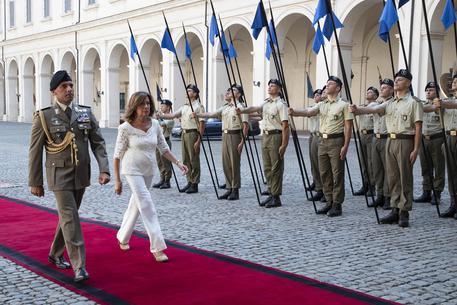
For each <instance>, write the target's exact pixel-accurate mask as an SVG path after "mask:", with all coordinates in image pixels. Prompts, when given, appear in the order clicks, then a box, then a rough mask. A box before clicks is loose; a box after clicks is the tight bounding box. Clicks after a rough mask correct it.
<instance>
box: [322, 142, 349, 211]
mask: <svg viewBox="0 0 457 305" xmlns="http://www.w3.org/2000/svg"><path fill="white" fill-rule="evenodd" d="M343 145H344V137H340V138H334V139H324V138H321V139H320V142H319V171H320V172H321V179H322V186H323V189H324V195H325V198H326V199H327V201H328V202H333V203H340V204H341V203H343V201H344V195H345V191H344V160H341V159H340V153H341V148H342V147H343Z"/></svg>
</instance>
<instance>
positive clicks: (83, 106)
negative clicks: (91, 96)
mask: <svg viewBox="0 0 457 305" xmlns="http://www.w3.org/2000/svg"><path fill="white" fill-rule="evenodd" d="M78 107H82V108H90V106H87V105H78Z"/></svg>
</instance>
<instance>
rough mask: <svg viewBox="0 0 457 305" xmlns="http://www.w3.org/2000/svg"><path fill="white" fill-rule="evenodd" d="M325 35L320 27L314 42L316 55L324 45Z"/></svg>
mask: <svg viewBox="0 0 457 305" xmlns="http://www.w3.org/2000/svg"><path fill="white" fill-rule="evenodd" d="M324 43H325V42H324V35H322V31H321V28H320V27H317V30H316V35H315V36H314V41H313V51H314V53H316V54H318V53H319V51H320V49H321V46H323V45H324Z"/></svg>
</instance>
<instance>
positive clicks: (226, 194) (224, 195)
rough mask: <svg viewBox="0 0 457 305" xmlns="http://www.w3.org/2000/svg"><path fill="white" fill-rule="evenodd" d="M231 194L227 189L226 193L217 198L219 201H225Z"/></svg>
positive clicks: (230, 190)
mask: <svg viewBox="0 0 457 305" xmlns="http://www.w3.org/2000/svg"><path fill="white" fill-rule="evenodd" d="M231 193H232V189H227V191H226V192H225V193H224V194H222V195H221V196H219V199H221V200H222V199H227V198H228V197H229V196H230V194H231Z"/></svg>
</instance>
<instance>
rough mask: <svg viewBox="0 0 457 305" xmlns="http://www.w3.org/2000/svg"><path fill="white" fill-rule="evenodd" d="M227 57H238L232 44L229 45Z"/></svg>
mask: <svg viewBox="0 0 457 305" xmlns="http://www.w3.org/2000/svg"><path fill="white" fill-rule="evenodd" d="M229 57H230V58H237V57H238V54H236V50H235V47H234V46H233V44H232V43H230V46H229Z"/></svg>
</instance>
